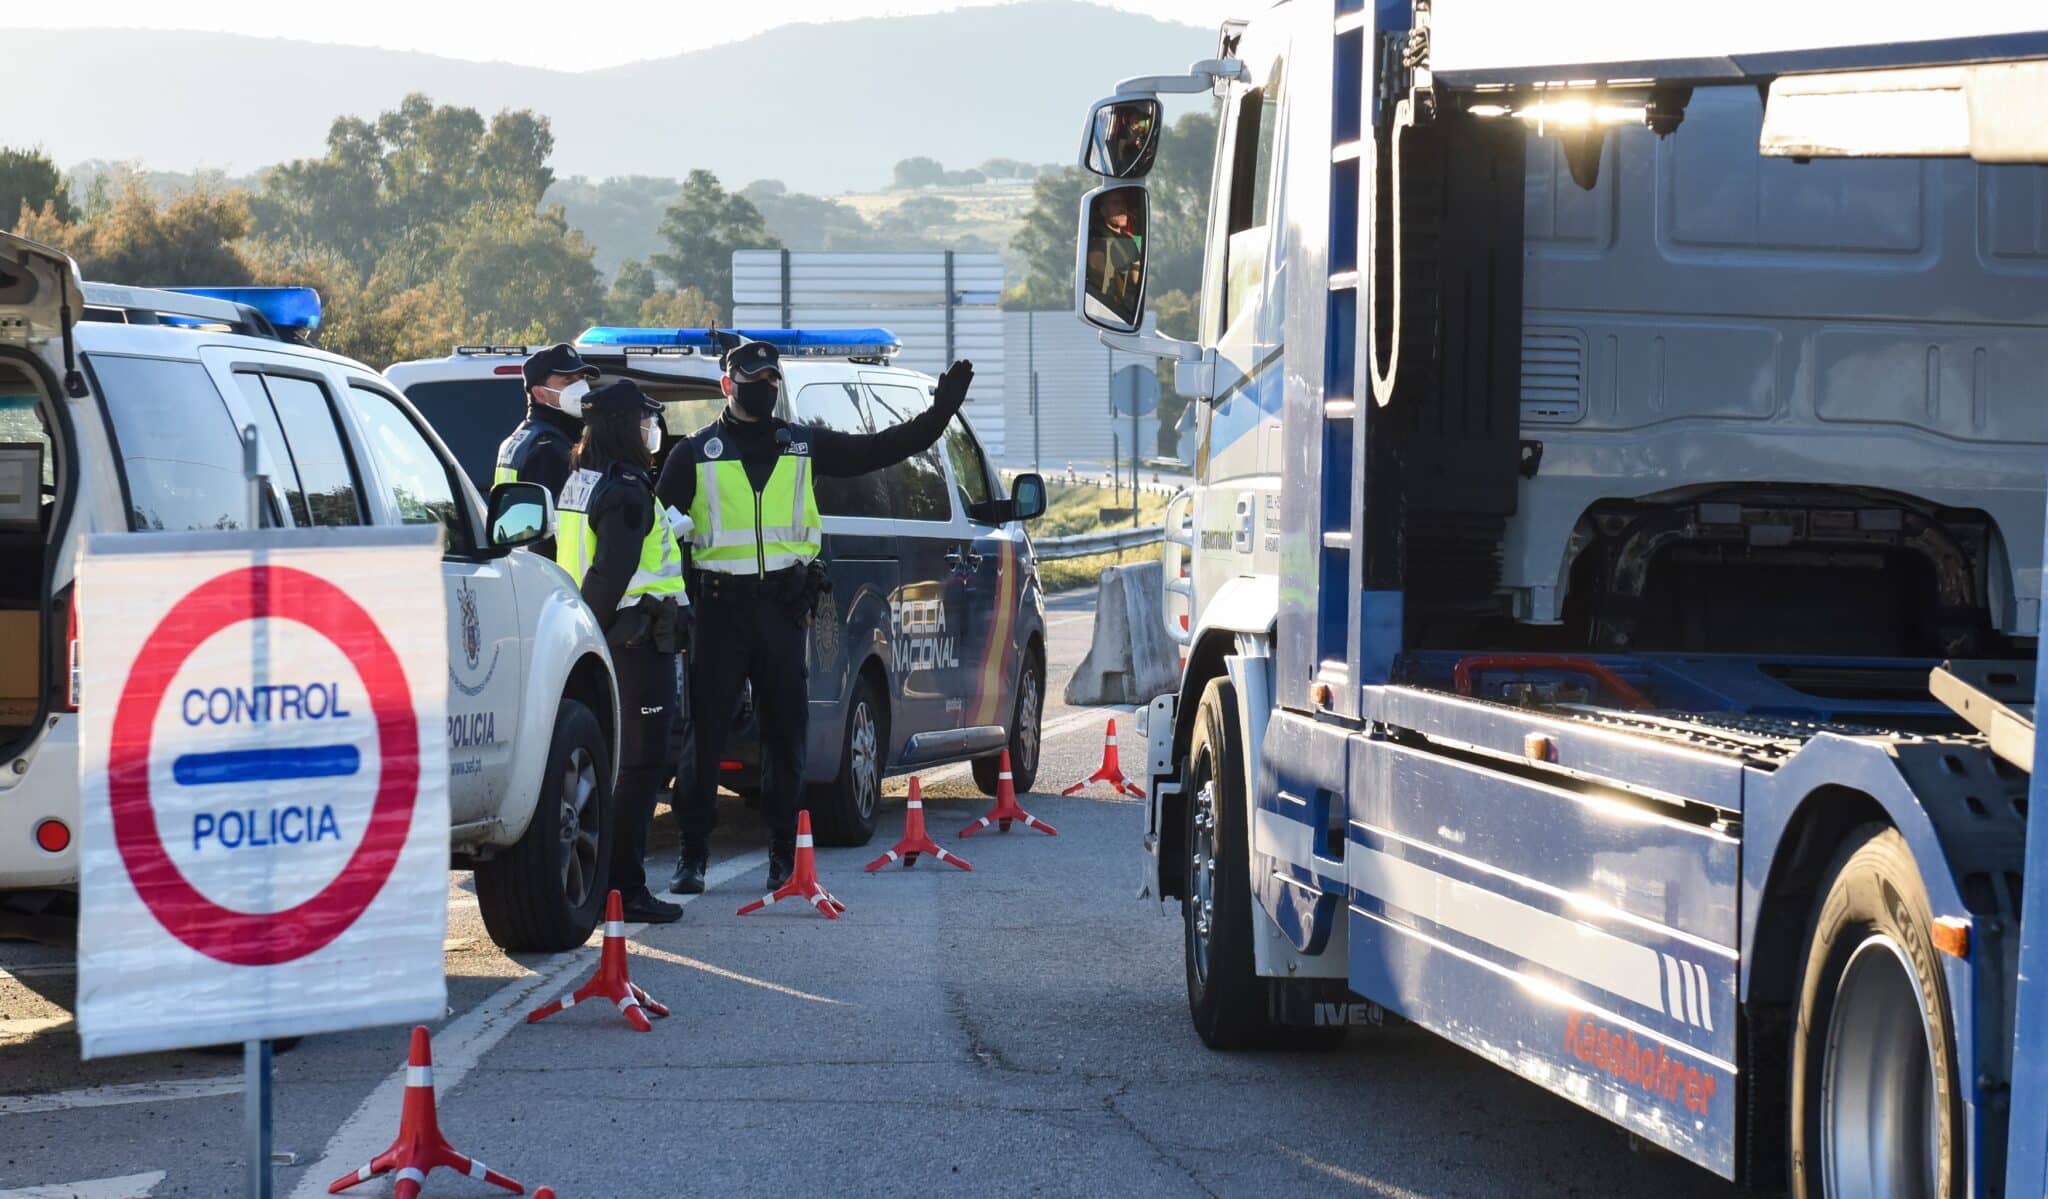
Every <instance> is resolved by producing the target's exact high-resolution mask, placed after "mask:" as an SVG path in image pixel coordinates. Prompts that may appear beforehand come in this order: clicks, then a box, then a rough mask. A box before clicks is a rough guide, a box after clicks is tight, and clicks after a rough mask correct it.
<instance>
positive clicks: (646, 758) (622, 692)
mask: <svg viewBox="0 0 2048 1199" xmlns="http://www.w3.org/2000/svg"><path fill="white" fill-rule="evenodd" d="M583 412H584V428H583V437H582V440H581V441H579V442H578V443H577V444H576V452H575V456H574V459H573V465H574V467H575V473H574V474H572V475H570V476H569V479H568V481H567V482H566V483H564V484H563V485H562V495H561V508H560V512H561V519H560V524H559V527H558V528H557V530H556V545H555V561H556V562H558V563H560V564H561V566H562V569H564V570H566V571H568V572H569V574H570V576H571V577H573V578H575V579H577V580H579V581H580V582H581V584H582V587H583V602H584V603H586V604H588V605H590V610H591V612H592V613H593V614H594V615H596V617H597V619H598V622H599V623H600V624H602V625H603V626H604V630H605V641H606V643H607V644H609V645H610V647H611V651H612V666H613V669H614V671H615V672H616V674H617V676H618V680H619V772H618V786H617V789H616V790H615V792H614V794H613V805H612V808H613V812H614V817H613V823H614V826H615V827H614V828H613V829H612V834H611V837H610V844H611V846H612V850H611V853H610V855H609V856H610V861H611V885H612V886H613V887H615V888H617V889H618V891H619V892H620V894H621V896H622V897H623V899H624V902H625V909H626V917H627V919H629V920H647V921H654V922H658V923H659V922H666V921H671V920H675V919H677V918H678V917H680V916H681V915H682V914H683V910H682V908H680V907H678V906H676V905H675V904H672V903H665V902H663V901H661V900H659V899H656V898H655V897H654V895H653V893H652V892H650V891H649V890H648V887H647V875H646V866H645V859H646V856H647V832H648V829H647V826H648V822H649V821H650V820H651V819H652V818H653V815H654V799H655V791H656V790H657V788H658V787H659V786H660V784H661V780H662V776H663V775H664V774H665V773H666V771H665V770H664V769H663V767H664V766H665V765H666V762H667V757H668V752H667V751H668V738H669V727H670V723H671V722H672V721H673V720H674V719H675V718H676V705H677V703H678V702H679V700H680V696H679V694H678V677H677V676H678V671H677V659H676V655H677V653H678V651H680V650H681V649H682V648H683V644H684V641H685V634H686V631H687V617H688V614H689V607H688V604H689V598H688V596H687V595H686V594H685V591H684V584H683V555H682V550H681V548H680V546H678V544H677V542H676V535H675V533H674V532H673V531H672V530H671V528H670V526H669V522H668V521H667V520H666V519H664V517H663V515H662V514H661V513H660V512H659V511H658V510H657V508H656V506H655V502H654V491H653V484H654V480H653V479H652V478H651V477H650V476H649V475H648V467H649V465H650V464H651V463H652V462H653V461H654V457H653V455H654V452H655V451H656V450H657V449H659V448H660V446H661V405H660V404H659V403H658V402H656V401H655V400H653V399H651V398H649V397H648V395H647V394H646V393H645V392H643V391H641V390H640V385H639V384H637V383H634V382H633V381H632V380H630V379H622V380H620V381H618V382H616V383H611V384H608V385H606V386H604V387H600V388H598V389H597V390H595V391H592V392H590V393H589V395H588V396H587V397H586V398H585V399H584V402H583ZM571 868H572V869H573V868H574V864H573V863H572V866H571Z"/></svg>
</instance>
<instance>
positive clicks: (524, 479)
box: [491, 341, 597, 499]
mask: <svg viewBox="0 0 2048 1199" xmlns="http://www.w3.org/2000/svg"><path fill="white" fill-rule="evenodd" d="M520 373H521V375H522V376H523V377H524V378H525V380H526V419H524V420H522V421H520V422H519V424H518V425H516V426H514V428H513V430H512V435H511V436H510V437H507V438H506V439H505V440H504V441H502V442H500V443H499V444H498V469H497V471H496V472H495V473H494V474H493V475H492V477H491V482H492V483H493V484H496V483H514V482H518V483H538V484H540V485H541V486H543V487H545V488H547V489H548V491H549V492H551V493H552V494H553V495H554V496H555V497H556V498H557V499H560V498H561V494H562V484H563V483H565V482H567V481H568V478H569V470H570V467H569V453H570V451H571V450H573V449H574V448H575V447H576V442H577V439H579V438H581V437H582V436H583V403H584V397H585V396H586V395H587V394H588V393H589V391H590V384H591V380H593V379H595V378H597V368H596V367H594V366H592V365H590V364H589V363H587V362H585V361H583V356H582V355H580V354H578V353H577V352H576V347H574V346H572V345H570V344H569V343H568V342H566V341H565V342H558V343H557V344H555V345H552V346H549V347H548V348H547V349H545V350H542V351H541V352H540V353H538V354H535V355H533V356H532V357H530V358H528V359H527V360H526V365H525V366H524V367H523V368H522V369H521V371H520Z"/></svg>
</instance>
